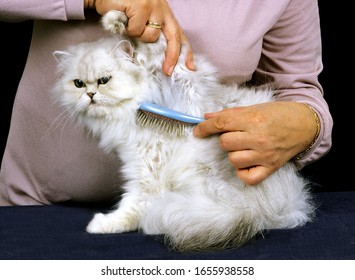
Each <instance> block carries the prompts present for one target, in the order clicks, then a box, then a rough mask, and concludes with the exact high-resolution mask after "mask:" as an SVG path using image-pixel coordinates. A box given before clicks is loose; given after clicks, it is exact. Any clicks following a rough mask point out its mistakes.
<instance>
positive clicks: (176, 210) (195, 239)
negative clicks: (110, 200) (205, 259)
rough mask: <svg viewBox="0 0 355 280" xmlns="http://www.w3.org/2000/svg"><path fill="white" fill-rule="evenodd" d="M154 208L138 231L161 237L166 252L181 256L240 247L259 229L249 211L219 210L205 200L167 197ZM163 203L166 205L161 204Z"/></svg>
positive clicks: (208, 200) (229, 208) (218, 206)
mask: <svg viewBox="0 0 355 280" xmlns="http://www.w3.org/2000/svg"><path fill="white" fill-rule="evenodd" d="M170 195H171V196H173V197H171V199H167V198H166V197H165V199H164V202H163V203H160V205H159V207H158V208H154V209H153V210H152V211H150V212H148V213H147V216H146V217H145V219H143V221H144V222H143V224H142V229H143V231H144V232H145V233H148V234H161V233H163V234H164V241H165V243H166V244H167V245H168V247H169V248H171V249H173V250H177V251H181V252H196V251H219V250H223V249H227V248H235V247H241V246H243V245H245V244H246V243H248V242H249V241H251V240H252V239H253V238H254V237H255V236H256V235H257V233H258V232H260V230H261V228H260V227H259V225H258V224H257V220H258V219H256V218H254V217H253V214H252V211H248V209H243V210H242V209H241V210H240V211H238V210H236V209H235V208H233V209H232V208H231V207H228V206H221V205H219V204H216V202H213V201H212V200H210V199H209V198H208V197H204V198H201V197H196V198H195V201H194V199H191V197H189V198H185V197H184V196H183V195H179V194H168V196H170ZM165 203H168V205H167V204H165Z"/></svg>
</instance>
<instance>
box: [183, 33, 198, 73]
mask: <svg viewBox="0 0 355 280" xmlns="http://www.w3.org/2000/svg"><path fill="white" fill-rule="evenodd" d="M182 42H183V44H184V45H185V46H186V48H187V52H186V58H185V65H186V67H187V68H188V69H189V70H191V71H195V70H196V66H195V61H194V55H193V51H192V48H191V45H190V43H189V41H188V40H187V37H186V36H185V34H184V33H182Z"/></svg>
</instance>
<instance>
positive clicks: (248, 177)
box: [237, 165, 273, 186]
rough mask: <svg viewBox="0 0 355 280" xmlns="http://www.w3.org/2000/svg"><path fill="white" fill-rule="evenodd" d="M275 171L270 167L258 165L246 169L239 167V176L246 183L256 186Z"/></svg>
mask: <svg viewBox="0 0 355 280" xmlns="http://www.w3.org/2000/svg"><path fill="white" fill-rule="evenodd" d="M272 173H273V170H271V169H270V168H268V167H265V166H262V165H257V166H253V167H249V168H244V169H237V176H238V178H239V179H240V180H241V181H242V182H243V183H245V184H247V185H250V186H255V185H257V184H260V183H261V182H262V181H263V180H265V179H266V178H267V177H269V176H270V175H271V174H272Z"/></svg>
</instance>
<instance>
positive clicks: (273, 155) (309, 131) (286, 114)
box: [194, 102, 317, 185]
mask: <svg viewBox="0 0 355 280" xmlns="http://www.w3.org/2000/svg"><path fill="white" fill-rule="evenodd" d="M205 118H206V119H207V120H206V121H204V122H202V123H200V124H199V125H197V126H196V127H195V130H194V134H195V136H196V137H207V136H209V135H212V134H216V133H220V136H219V139H220V146H221V147H222V149H224V150H226V151H227V152H228V159H229V161H230V163H231V165H232V166H233V167H234V168H235V169H236V170H237V176H238V177H239V178H240V179H241V180H242V181H243V182H244V183H246V184H248V185H256V184H258V183H260V182H261V181H262V180H264V179H266V178H267V177H268V176H270V175H271V174H272V173H273V172H275V171H276V170H277V169H279V168H280V167H281V166H283V165H284V164H285V163H286V162H287V161H289V160H290V159H291V158H293V157H294V156H296V155H297V154H299V153H301V152H302V151H304V150H306V149H307V148H308V147H309V145H310V144H311V143H312V141H313V139H314V137H315V135H316V133H317V123H316V122H315V117H314V113H313V112H312V111H311V110H310V108H308V106H306V105H304V104H302V103H297V102H270V103H263V104H257V105H253V106H246V107H238V108H230V109H224V110H222V111H220V112H215V113H207V114H205Z"/></svg>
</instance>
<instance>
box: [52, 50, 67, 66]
mask: <svg viewBox="0 0 355 280" xmlns="http://www.w3.org/2000/svg"><path fill="white" fill-rule="evenodd" d="M53 56H54V58H55V60H56V61H57V62H59V63H60V62H62V61H63V60H65V59H66V58H68V57H70V56H71V54H70V53H68V52H65V51H54V52H53Z"/></svg>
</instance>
